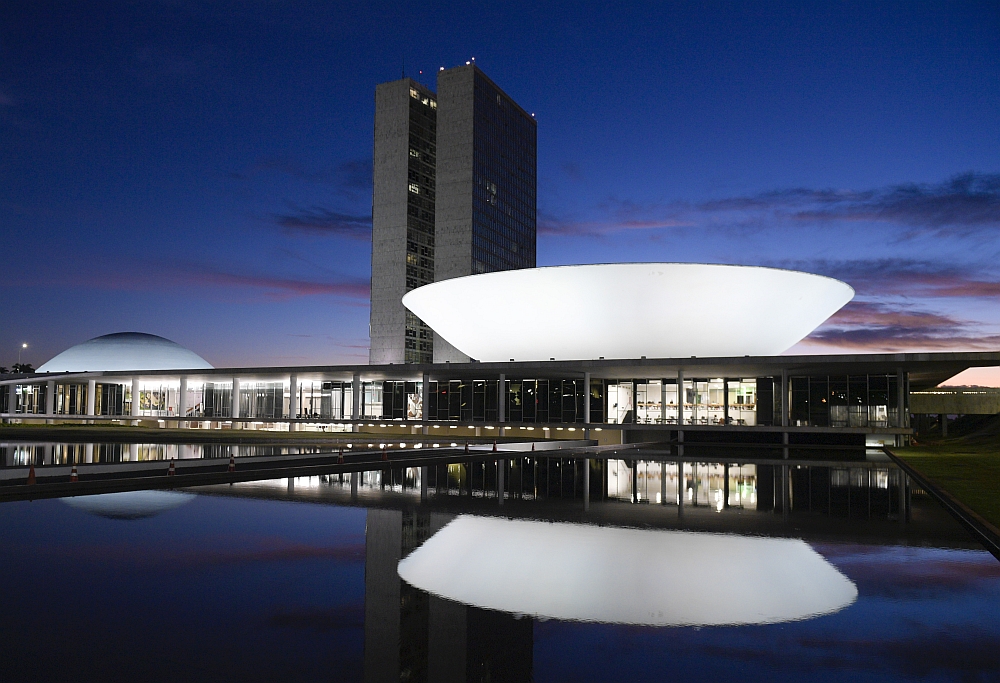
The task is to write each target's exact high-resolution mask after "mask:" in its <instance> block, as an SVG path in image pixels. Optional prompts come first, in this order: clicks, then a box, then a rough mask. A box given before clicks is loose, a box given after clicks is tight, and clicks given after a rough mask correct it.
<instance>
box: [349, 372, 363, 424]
mask: <svg viewBox="0 0 1000 683" xmlns="http://www.w3.org/2000/svg"><path fill="white" fill-rule="evenodd" d="M351 394H352V396H351V402H352V403H353V405H352V406H351V419H352V420H360V419H361V373H360V372H355V373H354V379H353V382H352V388H351Z"/></svg>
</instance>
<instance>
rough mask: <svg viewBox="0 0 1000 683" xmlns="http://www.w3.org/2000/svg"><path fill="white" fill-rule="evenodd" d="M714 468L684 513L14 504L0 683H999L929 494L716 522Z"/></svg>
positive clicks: (962, 571) (412, 500) (961, 549)
mask: <svg viewBox="0 0 1000 683" xmlns="http://www.w3.org/2000/svg"><path fill="white" fill-rule="evenodd" d="M562 463H563V466H564V467H565V466H566V463H565V461H562ZM615 466H616V467H617V468H618V469H617V470H616V471H617V472H618V475H616V476H621V477H623V478H627V477H632V478H631V481H632V482H634V484H629V486H635V487H645V488H643V490H644V491H653V490H654V489H655V490H656V491H660V490H661V489H660V488H659V487H660V483H659V480H654V479H652V478H651V477H653V475H654V474H655V475H656V476H660V474H661V473H665V472H666V471H667V470H666V469H665V468H664V469H662V470H661V469H660V465H659V464H649V465H648V466H646V465H644V464H642V463H639V464H638V465H636V464H635V463H628V462H626V461H621V463H620V464H616V465H615ZM853 466H854V467H855V469H857V467H856V466H857V463H855V464H854V465H853ZM453 467H458V466H457V465H456V466H453ZM623 467H624V468H625V469H621V468H623ZM703 467H704V469H703V470H702V471H703V472H704V473H705V479H704V486H703V488H704V489H705V490H703V491H699V490H698V489H699V487H698V485H697V483H696V482H695V481H694V479H693V476H694V475H693V470H692V478H690V479H689V480H688V481H687V483H686V485H685V487H684V488H685V489H689V485H690V497H689V499H688V500H689V501H690V502H689V503H688V504H687V505H685V506H684V507H683V508H680V507H678V506H677V505H676V504H675V503H676V497H675V496H676V493H675V492H676V481H675V480H674V481H671V483H670V487H671V488H669V491H673V492H674V493H672V494H670V495H668V496H667V498H668V500H669V502H670V504H668V505H657V504H655V502H654V503H652V504H643V502H642V497H639V502H633V501H634V500H636V498H635V497H634V496H633V495H632V494H633V493H636V492H637V490H636V491H632V490H631V489H630V490H629V491H624V492H623V491H622V489H620V488H619V489H616V491H617V493H618V494H620V495H617V496H607V497H606V498H605V499H603V500H599V501H593V502H592V504H591V506H590V509H589V511H587V512H584V511H583V506H582V501H581V500H580V498H579V496H577V495H576V493H577V489H576V488H575V487H571V491H572V495H570V494H567V495H562V494H560V495H555V494H554V493H553V492H552V488H551V487H547V490H546V492H545V493H538V494H537V495H535V496H522V497H520V498H517V499H508V500H506V501H505V502H504V505H503V506H502V507H501V506H500V505H499V501H498V500H497V499H496V497H495V489H493V497H492V498H491V495H490V486H487V485H486V484H487V479H486V478H485V477H484V478H483V479H482V483H483V486H478V487H477V486H472V487H470V488H468V489H466V488H463V484H461V477H458V478H457V480H456V481H457V484H456V485H455V486H454V487H451V488H449V487H448V486H445V485H443V484H442V485H440V486H434V487H432V488H431V490H430V491H429V492H428V493H426V494H425V497H424V499H423V501H421V496H420V487H419V482H418V481H415V480H416V479H417V478H418V477H419V476H421V473H419V472H407V471H402V470H400V471H396V472H393V471H389V470H386V471H385V472H370V473H366V474H365V475H364V476H363V477H361V479H360V482H359V484H358V488H357V492H356V493H355V494H353V495H352V493H351V487H350V483H349V478H348V479H344V478H342V477H336V476H335V477H330V478H326V477H313V478H308V479H306V478H303V479H299V480H295V481H293V482H288V480H277V481H263V482H254V483H248V484H237V485H235V486H216V487H204V488H202V489H199V490H197V491H196V490H194V489H191V490H188V491H186V492H183V493H182V492H137V493H134V494H115V495H117V496H119V497H118V498H114V497H111V498H109V497H103V498H94V497H92V498H89V499H83V498H78V499H61V500H39V501H34V502H16V503H4V504H2V505H0V542H2V554H0V576H2V577H3V582H4V588H3V592H2V600H0V681H31V680H74V681H118V680H120V681H125V680H128V681H168V680H169V681H179V680H183V681H191V680H198V681H200V680H212V681H340V680H344V681H439V680H440V681H448V680H474V681H517V680H535V681H662V680H683V681H698V680H718V681H728V680H732V681H775V680H810V681H855V682H856V681H951V680H955V681H994V680H1000V563H998V562H997V561H996V560H995V559H994V558H993V557H992V556H991V555H989V554H988V553H986V552H985V551H983V550H982V549H980V548H979V547H978V546H977V545H976V544H975V543H974V542H973V541H972V540H971V539H970V538H969V536H968V534H967V533H966V532H965V531H964V530H963V529H962V528H961V527H960V526H959V525H958V524H957V523H955V522H954V521H953V520H952V519H951V518H950V517H949V516H948V515H947V513H945V512H944V511H943V510H941V509H940V508H939V507H937V506H936V504H934V503H933V502H932V501H930V500H928V499H926V498H924V497H922V496H921V495H919V492H918V493H917V494H916V495H913V498H912V507H911V512H910V515H909V520H908V521H907V520H906V519H905V518H904V519H901V518H900V513H899V510H898V504H897V506H896V507H895V508H894V507H893V504H892V501H893V500H896V499H895V498H893V495H897V497H898V493H896V494H894V493H893V489H892V486H893V484H892V482H893V481H895V479H894V478H893V477H895V476H896V475H897V473H896V472H894V471H893V472H889V474H888V475H887V476H885V477H883V476H882V474H880V473H884V472H885V471H886V470H885V469H884V468H883V469H878V470H874V469H873V470H871V472H870V473H868V474H865V476H864V477H863V478H861V477H860V475H858V476H855V474H854V470H853V469H850V468H848V469H847V471H848V474H847V475H844V476H843V477H841V476H840V475H837V476H833V475H831V474H830V471H828V472H827V474H826V479H825V480H824V479H823V478H822V476H823V475H822V472H820V471H819V470H822V469H823V468H821V467H817V468H815V469H816V470H817V472H813V473H811V474H810V475H809V478H807V479H801V477H800V480H802V481H806V483H807V484H808V485H809V486H810V487H811V486H813V485H814V484H815V482H818V481H826V489H825V490H826V491H827V493H826V494H824V495H825V496H826V498H825V499H824V500H826V501H827V502H826V504H825V505H818V504H817V505H816V506H813V505H812V502H813V498H812V497H810V498H808V500H805V499H804V497H803V496H804V493H803V491H804V490H805V489H803V488H802V487H803V486H805V485H806V484H801V485H800V486H799V489H798V491H795V490H794V489H793V491H792V495H791V497H792V500H794V501H796V502H795V503H794V504H793V503H791V502H790V503H788V507H789V510H788V511H786V512H785V513H784V514H782V512H781V511H780V510H779V511H777V512H775V509H776V505H775V504H774V500H775V499H774V498H772V499H771V501H770V502H769V503H768V504H763V503H762V502H761V501H760V500H758V494H759V493H760V492H761V491H763V490H765V489H767V486H763V485H762V484H760V482H758V481H757V480H758V479H759V478H760V477H762V476H763V475H762V474H761V473H763V472H765V471H768V470H766V468H765V466H761V467H760V468H759V469H748V467H747V466H744V467H743V468H741V469H740V470H739V472H740V474H739V477H740V478H739V479H736V478H733V479H731V481H732V486H731V487H730V488H729V489H728V490H729V494H730V497H729V501H730V502H731V503H732V505H731V506H729V507H726V506H724V505H722V503H721V502H720V503H719V504H718V505H716V501H718V500H719V497H718V495H717V492H718V491H719V490H721V489H720V487H719V484H718V481H715V480H711V476H714V475H711V472H713V471H714V470H712V468H711V466H710V465H709V464H705V465H703ZM749 467H750V468H752V467H753V466H752V465H750V466H749ZM638 468H641V469H638ZM779 469H780V468H779ZM826 469H827V470H831V468H826ZM832 469H837V468H832ZM626 470H628V471H626ZM633 470H634V471H633ZM639 472H644V473H646V475H648V476H647V477H646V479H645V480H640V479H639V477H638V473H639ZM768 472H769V471H768ZM633 475H635V476H633ZM425 476H426V475H425ZM731 476H732V475H731ZM767 476H769V477H770V476H772V475H771V474H770V473H769V474H768V475H767ZM786 479H787V477H786ZM792 479H793V480H794V479H795V477H792ZM841 479H843V482H844V486H847V487H848V489H847V492H848V494H850V493H851V492H852V491H853V492H854V493H853V499H851V500H853V501H854V502H853V504H852V505H853V507H851V505H848V506H846V507H843V506H842V507H841V508H838V507H837V506H834V505H833V504H832V503H831V502H830V501H831V500H833V499H834V489H835V488H836V486H837V485H838V484H837V482H840V481H841ZM855 479H856V480H857V481H863V482H864V483H865V485H866V486H868V487H870V488H868V489H866V490H864V491H862V489H860V488H858V487H855V488H854V489H851V488H850V486H851V482H852V481H854V480H855ZM623 480H624V479H623ZM439 481H441V480H439ZM713 481H714V483H713ZM883 485H884V486H883ZM713 486H714V487H715V488H713ZM817 486H818V485H817ZM736 489H739V490H736ZM881 489H884V491H885V494H884V496H885V501H887V502H886V504H885V505H881V504H880V503H876V504H874V505H873V502H872V501H873V500H875V501H878V500H881V499H880V498H879V497H878V496H879V495H881V494H880V493H879V490H881ZM662 490H664V491H668V487H667V486H666V484H663V488H662ZM669 491H668V493H669ZM820 493H821V492H820ZM809 494H810V496H812V495H820V494H819V493H815V494H814V492H813V491H812V489H811V488H810V489H809ZM770 495H772V496H773V493H772V494H770ZM650 497H652V498H653V500H654V501H655V500H656V498H655V495H653V494H652V493H650V494H649V496H647V500H648V499H649V498H650ZM848 499H850V496H849V495H848ZM699 500H702V501H703V502H702V503H701V504H697V503H698V501H699ZM777 500H778V501H779V502H780V497H779V498H778V499H777ZM817 500H818V499H817ZM739 501H744V504H741V505H737V504H736V503H737V502H739ZM804 502H808V503H809V505H805V504H804ZM777 507H779V508H780V505H778V506H777ZM456 520H458V522H456ZM453 522H455V523H453ZM459 522H461V523H459ZM463 525H464V526H463ZM568 525H573V526H568ZM581 525H582V526H581ZM462 528H464V529H466V531H467V532H468V534H467V535H465V536H462V535H459V534H458V531H459V530H460V529H462ZM478 529H482V530H483V531H482V533H479V532H477V530H478ZM487 529H488V530H489V532H488V534H489V535H485V534H487V532H486V531H485V530H487ZM508 532H509V533H508ZM477 534H478V536H477ZM578 537H579V538H582V539H584V540H582V541H575V540H573V539H575V538H578ZM537 538H546V539H550V540H548V541H546V543H545V544H544V547H536V546H532V545H531V544H532V540H533V539H537ZM586 539H591V540H589V541H588V540H586ZM505 544H506V545H505ZM574 544H577V545H574ZM496 548H504V549H507V548H523V552H520V553H518V552H508V551H507V550H504V551H503V553H501V555H500V556H498V557H496V558H492V559H490V558H485V561H484V555H488V554H489V552H490V550H491V549H496ZM477 549H478V550H477ZM463 550H468V551H469V553H468V554H474V555H475V556H474V557H469V556H466V555H463ZM400 560H404V564H403V565H402V566H400V567H399V571H400V572H404V568H407V570H412V572H413V573H412V574H407V575H408V576H411V577H417V578H413V580H414V581H416V582H418V583H421V582H423V581H427V582H430V583H433V582H435V581H439V582H441V583H440V586H441V590H440V591H439V593H440V594H439V595H431V594H429V593H427V592H425V591H423V590H420V589H419V588H417V587H415V586H414V585H410V584H408V583H406V582H405V581H402V580H401V579H400V578H399V574H398V573H397V564H398V563H399V561H400ZM675 560H676V561H677V562H681V561H682V560H683V561H684V562H688V561H690V562H691V563H693V564H690V565H687V564H683V562H682V563H681V564H675ZM476 562H479V563H480V564H479V565H476ZM407 563H409V564H408V565H407ZM421 563H422V564H421ZM418 565H420V566H421V567H423V571H424V573H422V574H421V573H420V571H417V570H416V569H413V568H414V567H417V566H418ZM472 566H478V567H479V569H477V570H476V572H470V571H465V568H466V567H472ZM428 567H429V568H430V569H431V571H426V570H427V568H428ZM692 567H693V568H692ZM418 569H419V567H418ZM447 572H452V573H451V574H448V573H447ZM442 577H447V580H442ZM421 585H424V584H423V583H421ZM435 585H437V584H435ZM445 593H447V595H445ZM817 605H818V606H817ZM647 606H649V609H646V607H647ZM681 606H683V609H681ZM504 607H508V608H509V609H503V608H504ZM579 609H585V610H590V612H588V614H591V615H596V616H597V618H596V619H594V621H595V622H598V623H594V622H581V621H574V620H567V619H562V618H560V615H565V614H568V613H575V612H574V610H579ZM802 610H805V611H806V612H807V613H805V614H802V613H800V612H801V611H802ZM601 615H605V617H604V618H603V619H602V617H601ZM734 615H735V616H734ZM605 619H606V620H608V621H614V622H616V623H600V622H601V621H602V620H605ZM671 621H673V622H676V623H680V624H681V625H648V624H649V623H653V622H655V623H659V624H663V623H669V622H671ZM761 622H773V623H761ZM719 623H723V624H728V625H718V624H719Z"/></svg>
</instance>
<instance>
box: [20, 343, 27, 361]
mask: <svg viewBox="0 0 1000 683" xmlns="http://www.w3.org/2000/svg"><path fill="white" fill-rule="evenodd" d="M26 348H28V345H27V344H24V343H22V344H21V348H19V349H18V350H17V364H18V365H20V364H21V351H23V350H24V349H26Z"/></svg>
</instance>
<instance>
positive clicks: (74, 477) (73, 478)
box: [69, 463, 80, 481]
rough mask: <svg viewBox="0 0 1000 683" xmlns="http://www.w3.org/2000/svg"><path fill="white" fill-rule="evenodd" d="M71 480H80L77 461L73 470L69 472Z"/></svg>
mask: <svg viewBox="0 0 1000 683" xmlns="http://www.w3.org/2000/svg"><path fill="white" fill-rule="evenodd" d="M69 480H70V481H80V476H79V475H78V474H77V472H76V463H73V471H71V472H70V473H69Z"/></svg>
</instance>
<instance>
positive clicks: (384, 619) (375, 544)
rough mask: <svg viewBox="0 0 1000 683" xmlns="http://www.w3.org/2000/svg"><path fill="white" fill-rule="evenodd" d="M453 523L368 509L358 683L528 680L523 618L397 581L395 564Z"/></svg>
mask: <svg viewBox="0 0 1000 683" xmlns="http://www.w3.org/2000/svg"><path fill="white" fill-rule="evenodd" d="M453 518H454V515H450V514H440V513H422V512H413V511H400V510H379V509H369V510H368V519H367V530H366V536H367V540H366V552H365V655H364V669H365V681H366V683H381V682H386V683H387V682H389V681H392V682H393V683H396V682H398V681H434V682H435V683H436V682H438V681H440V682H444V683H447V682H449V681H527V680H531V672H532V657H533V649H534V641H533V622H532V620H531V619H529V618H525V617H522V618H518V617H516V616H514V615H511V614H506V613H503V612H499V611H493V610H486V609H479V608H476V607H470V606H466V605H463V604H460V603H458V602H453V601H451V600H447V599H443V598H439V597H436V596H434V595H430V594H428V593H426V592H424V591H422V590H419V589H418V588H415V587H413V586H411V585H410V584H408V583H406V582H405V581H403V580H402V579H400V577H399V574H398V572H397V565H398V563H399V561H400V560H401V559H403V558H405V557H407V556H408V555H409V554H410V553H411V552H413V551H414V550H415V549H416V548H417V547H419V546H420V545H421V544H422V543H423V542H424V541H426V540H427V539H428V538H430V537H431V536H432V535H433V534H435V533H436V532H437V531H439V530H440V529H441V528H442V527H444V526H445V525H446V524H448V522H450V521H451V520H452V519H453Z"/></svg>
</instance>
